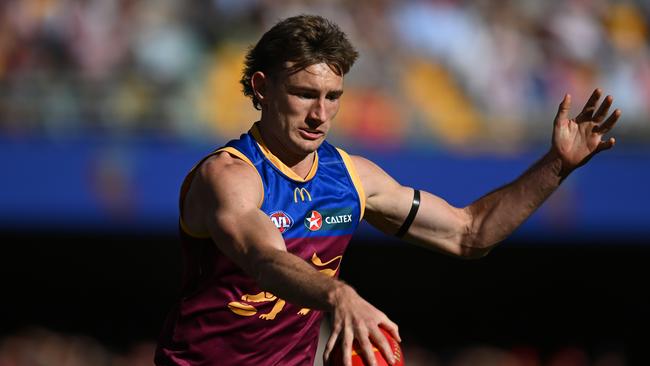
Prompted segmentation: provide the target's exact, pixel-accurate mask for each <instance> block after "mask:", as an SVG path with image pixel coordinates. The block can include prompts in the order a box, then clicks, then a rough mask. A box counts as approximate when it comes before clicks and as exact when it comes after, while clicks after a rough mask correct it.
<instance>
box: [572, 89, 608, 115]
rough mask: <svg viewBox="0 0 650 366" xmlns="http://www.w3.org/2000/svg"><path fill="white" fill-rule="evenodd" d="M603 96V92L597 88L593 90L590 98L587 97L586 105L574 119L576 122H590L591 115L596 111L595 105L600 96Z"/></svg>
mask: <svg viewBox="0 0 650 366" xmlns="http://www.w3.org/2000/svg"><path fill="white" fill-rule="evenodd" d="M602 94H603V91H602V90H601V89H600V88H598V89H596V90H594V92H593V93H591V97H589V100H587V103H585V106H584V108H582V112H580V114H579V115H578V116H577V117H576V122H578V123H579V122H584V121H591V120H592V118H593V114H594V112H595V111H596V105H597V104H598V99H600V96H601V95H602Z"/></svg>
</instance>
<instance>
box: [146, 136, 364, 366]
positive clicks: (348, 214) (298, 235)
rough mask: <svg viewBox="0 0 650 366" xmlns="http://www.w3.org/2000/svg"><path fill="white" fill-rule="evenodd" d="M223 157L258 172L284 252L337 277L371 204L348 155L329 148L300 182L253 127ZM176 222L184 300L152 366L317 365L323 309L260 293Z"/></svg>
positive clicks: (263, 207) (203, 240)
mask: <svg viewBox="0 0 650 366" xmlns="http://www.w3.org/2000/svg"><path fill="white" fill-rule="evenodd" d="M218 151H227V152H229V153H230V154H232V155H234V156H237V157H239V158H241V159H242V160H244V161H245V162H247V163H249V164H250V165H252V166H253V167H254V168H255V169H256V170H257V171H258V173H259V174H260V177H261V179H262V183H263V185H264V200H263V202H262V203H261V205H260V210H262V211H263V212H265V213H266V214H267V215H268V216H269V220H271V221H272V222H273V223H274V224H275V226H276V227H277V228H278V230H279V231H280V232H281V233H282V235H283V237H284V240H285V244H286V247H287V251H289V252H290V253H292V254H295V255H296V256H299V257H301V258H303V259H304V260H305V261H307V262H309V263H311V264H312V265H313V266H314V268H315V269H316V270H318V271H320V272H321V273H323V274H326V275H328V276H338V273H339V269H340V265H341V261H342V258H343V253H344V251H345V249H346V247H347V245H348V242H349V240H350V238H351V236H352V233H353V232H354V230H355V229H356V227H357V225H358V223H359V221H360V220H361V218H362V216H363V207H364V203H365V202H364V201H365V198H364V194H363V191H362V190H361V185H360V184H359V180H358V177H357V175H356V173H355V172H354V170H353V168H352V164H351V162H350V158H349V157H348V156H347V154H345V153H344V152H343V151H342V150H338V149H336V148H334V147H333V146H331V145H329V144H328V143H327V142H324V143H323V145H321V147H320V148H319V149H318V151H317V158H316V159H315V161H314V165H313V166H312V169H311V171H310V173H309V175H308V176H307V178H305V179H301V178H300V177H298V176H297V175H296V174H295V173H293V172H292V171H291V170H290V169H289V168H288V167H286V166H285V165H284V164H282V162H280V161H279V159H277V158H276V157H275V156H273V155H272V154H271V153H270V152H269V151H268V149H267V148H266V147H265V145H264V143H263V142H262V140H261V138H260V136H259V132H258V131H257V129H256V127H255V126H254V127H253V128H252V129H251V131H249V133H248V134H245V135H242V136H241V138H240V139H239V140H234V141H231V142H229V143H228V144H227V145H226V147H225V148H222V149H220V150H218ZM193 171H194V170H193ZM192 174H193V173H192V172H191V173H190V174H189V175H188V178H186V182H185V183H184V184H183V186H184V187H183V188H182V190H181V201H182V198H183V196H184V194H185V192H186V190H187V188H188V186H189V182H190V181H191V178H192ZM180 223H181V225H180V226H181V230H180V231H181V239H182V248H183V257H184V263H183V264H184V278H183V287H182V296H181V299H180V301H179V302H178V303H177V304H176V306H175V307H174V308H173V309H172V311H171V312H170V314H169V316H168V318H167V321H166V323H165V327H164V330H163V332H162V334H161V337H160V340H159V343H158V348H157V350H156V358H155V362H156V364H157V365H239V366H242V365H244V366H245V365H287V366H289V365H313V363H314V358H315V353H316V349H317V346H318V334H319V330H320V322H321V318H322V313H321V312H320V311H316V310H312V309H309V308H304V307H302V306H299V305H295V304H291V303H288V302H286V301H285V300H283V299H281V298H279V297H277V296H276V295H274V294H273V293H271V292H268V291H265V290H264V289H262V288H260V287H259V286H258V284H257V283H256V282H255V280H253V279H252V278H251V277H249V276H248V275H247V274H246V273H244V271H242V270H241V269H240V268H239V267H238V266H237V265H235V264H234V263H233V262H232V261H231V260H230V259H229V258H227V257H226V256H225V255H224V254H223V253H221V252H220V251H219V249H218V248H217V246H216V245H215V243H214V242H212V240H211V239H210V237H209V236H208V235H202V234H201V233H190V232H188V230H187V229H186V228H185V227H184V225H183V222H182V219H181V220H180ZM241 225H246V223H245V222H242V223H241Z"/></svg>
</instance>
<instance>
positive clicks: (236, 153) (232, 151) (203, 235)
mask: <svg viewBox="0 0 650 366" xmlns="http://www.w3.org/2000/svg"><path fill="white" fill-rule="evenodd" d="M222 151H225V152H227V153H229V154H230V155H233V156H235V157H237V158H239V159H241V160H243V161H244V162H245V163H247V164H248V165H250V166H251V167H253V169H255V171H256V172H257V175H259V174H260V173H259V172H258V171H257V168H255V165H254V164H253V162H252V161H251V160H250V159H249V158H248V157H247V156H246V155H244V154H243V153H242V152H241V151H239V150H237V149H235V148H234V147H230V146H226V147H222V148H220V149H217V150H215V151H213V152H212V153H210V154H209V155H207V156H206V157H204V158H203V159H201V161H200V162H199V163H197V164H196V165H195V166H194V167H192V169H191V170H190V173H189V174H191V175H194V172H195V171H196V168H197V167H198V166H199V165H201V163H203V162H204V161H205V160H206V159H207V158H209V157H210V156H212V155H215V154H218V153H220V152H222ZM260 186H261V191H262V198H261V199H260V202H259V203H258V205H257V207H258V208H259V207H262V203H264V184H263V183H262V176H260ZM184 198H185V197H183V199H184ZM181 207H182V205H181ZM179 222H180V225H181V229H182V230H183V231H184V232H185V233H186V234H187V235H189V236H191V237H193V238H198V239H207V238H209V237H210V233H194V232H192V231H191V230H190V229H189V228H188V227H187V224H185V221H183V213H182V212H181V215H180V219H179Z"/></svg>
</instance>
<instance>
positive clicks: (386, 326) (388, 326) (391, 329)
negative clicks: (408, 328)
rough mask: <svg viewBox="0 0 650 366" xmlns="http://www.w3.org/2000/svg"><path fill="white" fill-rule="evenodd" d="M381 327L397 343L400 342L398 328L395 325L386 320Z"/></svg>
mask: <svg viewBox="0 0 650 366" xmlns="http://www.w3.org/2000/svg"><path fill="white" fill-rule="evenodd" d="M381 326H382V327H383V328H384V329H386V330H387V331H388V333H390V335H391V336H392V337H393V338H395V339H396V340H397V341H398V342H400V343H401V342H402V338H401V337H400V336H399V327H398V326H397V324H395V323H394V322H392V321H391V320H390V319H388V318H386V320H385V321H383V322H382V323H381Z"/></svg>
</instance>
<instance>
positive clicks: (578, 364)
mask: <svg viewBox="0 0 650 366" xmlns="http://www.w3.org/2000/svg"><path fill="white" fill-rule="evenodd" d="M154 349H155V344H154V343H153V342H152V341H143V342H140V343H137V344H134V345H133V346H132V347H130V348H129V349H128V350H126V351H124V352H116V351H113V350H110V349H109V348H108V347H106V346H105V345H103V344H101V343H100V342H98V341H97V340H95V339H93V338H90V337H88V336H78V335H73V334H64V333H59V332H54V331H51V330H48V329H44V328H33V329H27V330H24V331H21V332H18V333H17V334H15V335H12V336H7V337H5V338H4V339H0V365H2V366H153V354H154ZM402 351H403V353H404V360H405V364H407V365H409V366H542V365H546V366H624V365H626V364H628V363H627V360H626V358H625V355H624V353H623V352H622V351H620V350H608V349H600V350H587V349H584V348H581V347H563V348H559V349H556V350H552V351H550V352H542V351H541V350H539V349H536V348H535V347H530V346H517V347H513V348H510V349H507V348H502V347H495V346H490V345H473V346H466V347H459V348H456V349H449V350H436V351H435V352H434V351H432V350H429V349H427V348H426V347H424V346H420V345H418V344H416V343H409V342H406V341H405V342H404V343H402ZM319 365H322V361H321V360H320V356H319V359H318V360H317V362H316V366H319Z"/></svg>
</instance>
